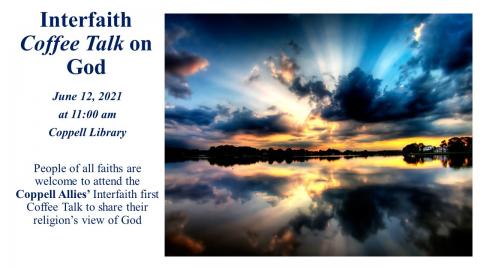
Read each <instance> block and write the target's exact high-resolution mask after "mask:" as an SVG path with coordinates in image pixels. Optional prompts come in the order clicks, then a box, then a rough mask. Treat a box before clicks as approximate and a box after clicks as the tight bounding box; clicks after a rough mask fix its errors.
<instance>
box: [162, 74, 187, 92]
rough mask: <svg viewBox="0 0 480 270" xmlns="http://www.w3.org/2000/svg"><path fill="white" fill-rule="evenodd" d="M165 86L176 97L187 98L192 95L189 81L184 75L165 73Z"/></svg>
mask: <svg viewBox="0 0 480 270" xmlns="http://www.w3.org/2000/svg"><path fill="white" fill-rule="evenodd" d="M165 87H166V88H167V91H168V93H169V94H170V95H172V96H173V97H176V98H187V97H189V96H191V95H192V90H191V89H190V86H188V82H187V80H186V79H185V78H183V77H177V76H173V75H171V74H168V73H165Z"/></svg>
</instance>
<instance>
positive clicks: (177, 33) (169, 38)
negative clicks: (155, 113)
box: [165, 27, 208, 98]
mask: <svg viewBox="0 0 480 270" xmlns="http://www.w3.org/2000/svg"><path fill="white" fill-rule="evenodd" d="M185 36H187V32H186V31H185V30H184V29H183V28H178V27H177V28H174V29H172V30H171V31H168V30H167V31H166V34H165V46H166V47H165V87H166V89H167V90H168V92H169V94H170V95H172V96H173V97H175V98H188V97H190V96H191V94H192V91H191V89H190V87H189V85H188V82H187V77H188V76H191V75H193V74H195V73H197V72H198V71H200V70H202V69H205V68H206V67H207V66H208V60H207V59H205V58H203V57H201V56H198V55H196V54H193V53H191V52H186V51H177V50H176V49H175V48H174V47H173V45H174V43H175V42H176V41H178V40H179V39H181V38H183V37H185Z"/></svg>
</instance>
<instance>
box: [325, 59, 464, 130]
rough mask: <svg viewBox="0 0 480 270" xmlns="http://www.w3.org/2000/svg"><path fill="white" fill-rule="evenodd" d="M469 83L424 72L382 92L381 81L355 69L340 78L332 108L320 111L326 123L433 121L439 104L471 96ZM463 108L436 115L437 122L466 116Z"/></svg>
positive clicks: (456, 76)
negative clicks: (337, 121)
mask: <svg viewBox="0 0 480 270" xmlns="http://www.w3.org/2000/svg"><path fill="white" fill-rule="evenodd" d="M467 72H468V71H467ZM470 76H471V75H470ZM469 79H471V77H469V75H468V74H463V73H462V74H456V75H452V76H447V77H441V78H438V77H434V76H433V75H432V73H430V72H425V73H422V74H421V75H419V76H417V77H414V78H410V80H409V81H408V83H407V84H406V85H404V86H401V87H398V88H396V89H381V87H380V83H381V81H380V80H378V79H375V78H373V77H372V75H369V74H366V73H365V72H364V71H363V70H361V69H360V68H355V69H354V70H353V71H352V72H350V73H349V74H348V75H346V76H342V77H340V80H339V83H338V86H337V89H336V90H335V92H334V94H333V95H332V98H331V104H330V105H328V106H325V107H322V108H319V110H320V112H321V115H322V116H323V117H324V118H325V119H329V120H356V121H358V122H366V123H373V122H382V121H393V120H405V119H413V118H417V117H425V116H432V117H435V113H436V112H440V109H441V108H440V107H441V102H442V101H446V100H448V99H451V98H454V97H458V96H464V95H468V94H469V93H470V92H471V80H469ZM467 89H470V90H467ZM467 99H468V96H467ZM464 106H466V107H462V108H457V109H458V111H455V110H452V109H450V110H447V111H445V110H444V112H445V113H447V114H446V115H440V114H439V115H437V116H436V119H438V118H440V117H448V116H452V115H453V114H455V113H459V112H467V113H468V111H469V108H470V107H471V106H469V105H468V102H466V104H464ZM436 119H433V120H436Z"/></svg>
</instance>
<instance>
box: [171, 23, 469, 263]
mask: <svg viewBox="0 0 480 270" xmlns="http://www.w3.org/2000/svg"><path fill="white" fill-rule="evenodd" d="M165 28H166V29H165V255H167V256H472V243H473V228H472V185H473V183H472V180H473V179H472V164H473V161H472V144H473V137H472V15H471V14H166V15H165Z"/></svg>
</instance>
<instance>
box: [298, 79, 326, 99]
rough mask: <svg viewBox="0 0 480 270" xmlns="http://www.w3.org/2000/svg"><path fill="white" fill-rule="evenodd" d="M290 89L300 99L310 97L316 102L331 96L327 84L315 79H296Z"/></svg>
mask: <svg viewBox="0 0 480 270" xmlns="http://www.w3.org/2000/svg"><path fill="white" fill-rule="evenodd" d="M289 89H290V91H292V92H293V93H294V94H295V95H297V96H298V97H300V98H303V97H310V99H311V100H312V101H316V102H318V101H320V100H322V99H323V98H325V97H329V96H330V95H331V93H330V91H328V90H327V88H326V87H325V84H324V83H323V82H322V81H321V80H316V79H315V78H313V79H312V80H310V81H308V80H307V79H305V78H304V77H296V78H295V79H294V80H293V82H292V84H291V86H290V87H289Z"/></svg>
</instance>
